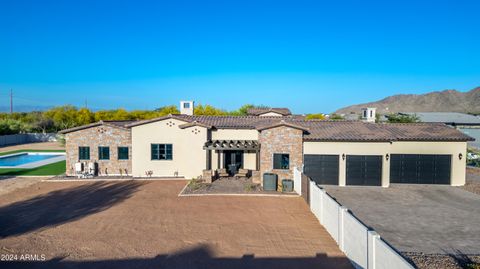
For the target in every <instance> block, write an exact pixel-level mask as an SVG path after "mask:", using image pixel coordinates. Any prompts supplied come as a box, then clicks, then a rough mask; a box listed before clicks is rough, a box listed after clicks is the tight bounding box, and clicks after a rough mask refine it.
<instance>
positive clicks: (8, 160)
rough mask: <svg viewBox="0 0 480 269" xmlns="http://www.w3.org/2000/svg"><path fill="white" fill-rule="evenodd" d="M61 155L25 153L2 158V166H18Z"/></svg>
mask: <svg viewBox="0 0 480 269" xmlns="http://www.w3.org/2000/svg"><path fill="white" fill-rule="evenodd" d="M58 156H61V155H57V154H35V153H23V154H19V155H14V156H8V157H0V166H17V165H22V164H27V163H33V162H38V161H42V160H46V159H50V158H54V157H58Z"/></svg>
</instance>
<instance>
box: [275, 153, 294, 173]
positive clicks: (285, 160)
mask: <svg viewBox="0 0 480 269" xmlns="http://www.w3.org/2000/svg"><path fill="white" fill-rule="evenodd" d="M273 169H282V170H287V169H290V154H286V153H274V154H273Z"/></svg>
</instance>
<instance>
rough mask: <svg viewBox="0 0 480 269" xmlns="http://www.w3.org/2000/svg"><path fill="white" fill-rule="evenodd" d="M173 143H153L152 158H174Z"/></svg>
mask: <svg viewBox="0 0 480 269" xmlns="http://www.w3.org/2000/svg"><path fill="white" fill-rule="evenodd" d="M172 159H173V147H172V144H152V160H172Z"/></svg>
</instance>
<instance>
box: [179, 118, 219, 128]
mask: <svg viewBox="0 0 480 269" xmlns="http://www.w3.org/2000/svg"><path fill="white" fill-rule="evenodd" d="M194 126H200V127H204V128H207V129H212V126H211V125H207V124H203V123H200V122H198V121H196V120H195V121H192V122H189V123H185V124H182V125H179V126H178V128H180V129H187V128H190V127H194Z"/></svg>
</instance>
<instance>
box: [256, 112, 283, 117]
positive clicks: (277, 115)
mask: <svg viewBox="0 0 480 269" xmlns="http://www.w3.org/2000/svg"><path fill="white" fill-rule="evenodd" d="M259 116H260V117H283V115H282V114H279V113H276V112H267V113H264V114H261V115H259Z"/></svg>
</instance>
